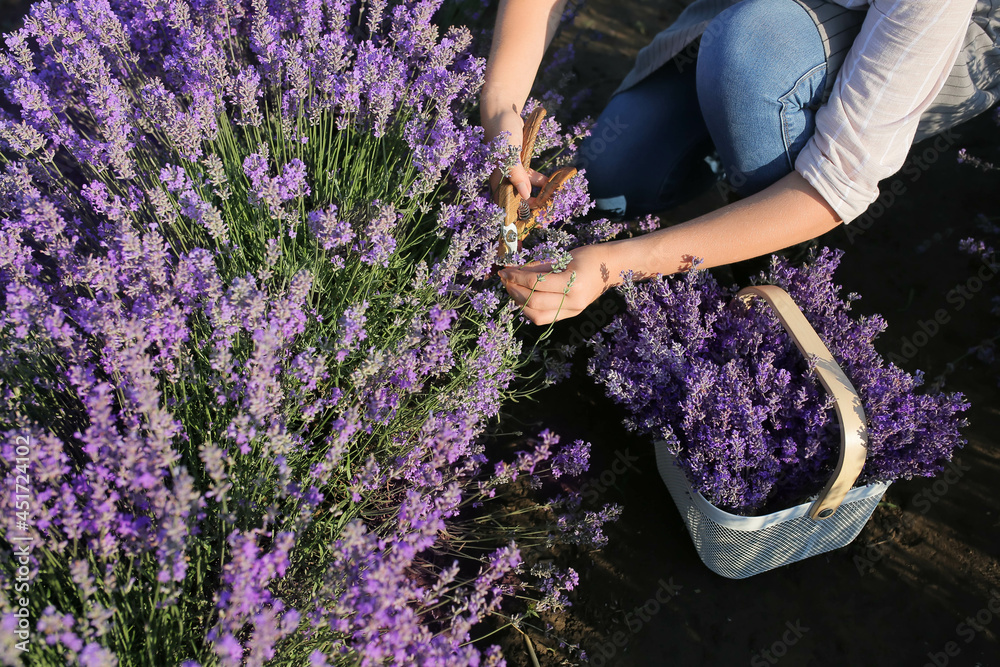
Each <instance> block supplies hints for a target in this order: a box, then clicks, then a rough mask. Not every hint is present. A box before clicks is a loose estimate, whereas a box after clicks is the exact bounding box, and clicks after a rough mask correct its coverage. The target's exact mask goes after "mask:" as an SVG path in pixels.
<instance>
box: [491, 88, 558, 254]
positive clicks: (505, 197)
mask: <svg viewBox="0 0 1000 667" xmlns="http://www.w3.org/2000/svg"><path fill="white" fill-rule="evenodd" d="M544 118H545V109H543V108H542V107H536V108H535V110H534V111H532V112H531V113H530V114H529V115H528V117H527V118H526V119H525V121H524V135H523V141H522V143H521V164H522V165H524V168H525V169H529V168H530V165H531V154H532V152H533V151H534V149H535V139H537V138H538V128H539V127H541V125H542V120H543V119H544ZM574 175H576V168H575V167H562V168H561V169H557V170H556V171H555V172H553V174H552V175H551V176H549V179H548V181H547V182H546V183H545V187H543V188H542V191H541V192H540V193H539V194H538V197H536V198H535V207H534V208H531V207H529V206H528V202H527V201H525V200H524V199H522V198H521V195H519V194H518V193H517V190H516V189H515V188H514V185H513V184H512V183H510V181H508V180H506V179H505V180H504V181H503V182H501V183H500V187H499V189H498V191H497V203H498V204H499V205H500V206H501V207H502V208H503V210H504V220H503V223H502V226H501V229H500V243H499V248H498V249H497V257H498V260H499V261H500V263H501V264H509V263H510V261H509V260H510V259H511V257H512V256H513V254H514V253H515V252H517V251H518V250H520V249H521V241H523V240H524V238H525V237H526V236H527V235H528V232H530V231H531V230H532V229H534V228H535V227H538V226H540V223H539V222H538V216H539V215H542V214H544V213H545V212H546V211H548V210H549V207H550V206H551V205H552V195H554V194H555V193H556V191H557V190H559V188H561V187H562V186H563V184H564V183H565V182H566V181H568V180H569V179H570V178H572V177H573V176H574Z"/></svg>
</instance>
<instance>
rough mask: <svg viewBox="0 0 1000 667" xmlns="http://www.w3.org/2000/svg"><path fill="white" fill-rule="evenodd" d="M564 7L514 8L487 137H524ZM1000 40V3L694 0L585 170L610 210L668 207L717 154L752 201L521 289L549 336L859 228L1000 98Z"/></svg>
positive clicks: (587, 156)
mask: <svg viewBox="0 0 1000 667" xmlns="http://www.w3.org/2000/svg"><path fill="white" fill-rule="evenodd" d="M563 4H564V2H558V1H554V0H502V1H501V5H500V10H499V14H498V16H497V27H496V31H495V33H494V38H493V46H492V50H491V53H490V58H489V62H488V64H487V69H486V82H485V85H484V87H483V91H482V95H481V109H482V123H483V127H484V129H485V131H486V137H487V139H490V138H493V137H495V136H498V135H500V134H501V133H503V132H508V133H509V134H510V137H511V139H510V140H511V141H512V142H517V141H519V139H520V137H521V128H522V125H521V118H520V110H521V106H522V105H523V104H524V101H525V99H526V98H527V96H528V93H529V91H530V88H531V83H532V79H533V77H534V74H535V72H536V71H537V68H538V65H539V63H540V61H541V58H542V54H543V53H544V51H545V48H546V47H547V45H548V43H549V41H550V40H551V38H552V36H553V33H554V31H555V27H556V25H557V23H558V19H559V16H560V14H561V12H562V6H563ZM998 33H1000V0H979V1H978V2H977V1H976V0H837V2H826V1H825V0H743V1H742V2H738V1H734V0H696V2H694V3H693V4H691V5H690V6H689V7H688V8H687V9H686V10H685V11H684V12H683V13H682V14H681V16H680V17H679V18H678V20H677V22H676V23H675V24H674V25H673V26H671V27H670V28H668V29H667V30H665V31H663V32H662V33H660V34H659V35H657V37H656V39H654V41H653V42H652V43H651V44H650V45H649V46H647V47H646V48H645V49H643V50H642V51H641V52H640V53H639V56H638V58H637V61H636V66H635V68H634V69H633V70H632V72H631V73H630V74H629V75H628V77H626V79H625V81H624V82H623V83H622V85H621V86H620V87H619V89H618V91H616V94H615V96H614V97H612V99H611V102H610V103H609V104H608V107H607V108H606V109H605V111H604V112H603V113H602V114H601V116H600V118H599V119H598V121H597V124H596V126H595V128H594V131H593V133H592V135H591V138H590V139H589V140H588V142H585V143H584V145H583V146H582V147H581V151H580V154H581V156H582V163H581V166H584V167H586V169H587V177H588V180H589V182H590V187H591V193H592V195H593V196H594V197H595V199H596V200H597V203H598V206H599V207H603V208H605V209H608V210H617V211H623V210H624V211H626V212H627V213H629V214H633V213H638V212H643V211H650V210H658V209H662V208H666V207H668V206H670V205H671V204H672V203H675V202H676V201H678V200H679V199H680V198H682V197H683V196H684V194H685V193H686V192H688V191H689V190H690V188H691V187H692V186H693V183H694V182H695V181H697V180H698V178H699V177H698V169H699V168H700V167H699V162H700V161H701V160H702V158H703V156H704V151H705V150H706V148H710V147H711V146H712V144H714V147H715V149H716V151H717V152H718V153H719V155H720V157H721V158H722V161H723V165H724V167H725V169H726V174H727V178H728V180H729V183H730V185H731V186H732V187H733V188H734V190H735V191H736V192H737V194H739V195H741V196H742V197H743V199H740V200H739V201H737V202H735V203H732V204H729V205H727V206H724V207H722V208H720V209H718V210H717V211H713V212H712V213H709V214H707V215H704V216H701V217H699V218H696V219H694V220H691V221H688V222H686V223H683V224H679V225H676V226H672V227H668V228H664V229H660V230H657V231H656V232H653V233H650V234H647V235H644V236H641V237H637V238H632V239H628V240H623V241H613V242H610V243H604V244H598V245H591V246H583V247H580V248H576V249H574V250H573V251H572V254H573V261H572V262H571V263H570V265H569V267H568V270H566V271H565V272H562V273H560V274H555V275H551V276H548V277H547V278H546V279H545V280H544V281H538V276H539V275H540V274H543V273H546V272H548V271H549V270H550V267H548V266H546V265H526V266H522V267H507V268H505V269H504V270H503V271H501V272H500V277H501V279H502V280H503V281H504V285H505V287H506V288H507V291H508V292H509V293H510V295H511V297H512V298H513V299H514V300H515V301H516V302H517V303H518V304H520V305H522V306H524V314H525V316H526V317H528V318H529V319H530V320H531V321H533V322H534V323H536V324H546V323H549V322H552V321H555V320H558V319H563V318H566V317H571V316H573V315H576V314H578V313H579V312H580V311H582V310H583V309H584V308H585V307H586V306H587V305H588V304H590V303H591V302H592V301H593V300H594V299H596V298H597V297H598V296H599V295H600V294H601V293H602V292H604V291H605V290H606V289H608V288H609V287H611V286H613V285H616V284H618V283H620V282H621V277H620V276H621V273H622V272H623V271H631V272H633V274H634V275H637V276H651V275H655V274H670V273H674V272H677V271H683V270H686V269H688V268H690V266H691V262H692V259H693V258H696V257H697V258H701V259H702V264H701V266H702V267H703V268H709V267H713V266H718V265H722V264H729V263H732V262H736V261H740V260H744V259H749V258H751V257H756V256H758V255H763V254H767V253H771V252H774V251H776V250H780V249H781V248H785V247H788V246H791V245H794V244H797V243H801V242H803V241H806V240H809V239H812V238H815V237H817V236H819V235H821V234H823V233H825V232H827V231H829V230H831V229H833V228H834V227H836V226H837V225H839V224H846V223H849V222H850V221H851V220H852V219H854V218H855V217H857V216H858V215H860V214H861V213H863V212H864V211H865V209H866V208H867V207H868V205H869V204H871V203H872V202H873V201H874V200H875V198H876V197H877V196H878V182H879V181H880V180H882V179H884V178H886V177H888V176H890V175H892V174H893V173H895V172H896V171H897V170H899V168H900V167H901V166H902V165H903V162H904V160H905V158H906V154H907V152H908V150H909V147H910V145H911V144H912V143H913V142H914V141H915V140H919V139H922V138H926V137H928V136H931V135H933V134H936V133H938V132H941V131H943V130H945V129H947V128H949V127H952V126H954V125H956V124H958V123H960V122H962V121H964V120H968V119H969V118H971V117H973V116H975V115H977V114H979V113H982V112H983V111H985V110H987V109H988V108H989V107H990V106H992V105H993V104H994V103H995V102H996V101H997V99H998V97H1000V48H998V46H997V38H998V37H997V36H998ZM692 60H694V61H695V62H693V63H692ZM612 128H614V129H613V130H612ZM598 149H599V150H598ZM509 178H510V180H511V183H513V184H514V186H515V187H516V189H517V191H518V193H519V194H520V195H521V196H522V197H524V198H527V197H528V196H529V195H530V187H531V186H532V185H535V186H537V185H541V184H543V183H544V182H545V179H544V177H543V176H542V175H540V174H537V173H528V172H527V171H525V169H524V168H523V167H521V166H520V165H516V166H515V167H513V168H512V169H511V171H510V174H509ZM498 181H499V175H495V178H494V183H496V182H498ZM574 273H575V278H571V277H572V276H573V274H574ZM571 279H572V280H573V282H572V284H571V285H570V287H569V290H568V292H566V287H567V284H568V283H569V281H570V280H571Z"/></svg>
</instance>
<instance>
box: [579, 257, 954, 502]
mask: <svg viewBox="0 0 1000 667" xmlns="http://www.w3.org/2000/svg"><path fill="white" fill-rule="evenodd" d="M840 257H841V253H840V252H839V251H832V250H829V249H823V250H821V251H820V252H819V253H818V254H817V255H816V256H815V257H814V258H813V259H812V260H811V261H809V262H808V263H807V264H806V265H805V266H803V267H801V268H797V267H794V266H792V265H790V264H789V263H788V262H787V261H785V260H783V259H780V258H773V259H772V264H771V267H770V269H769V270H768V271H767V272H766V273H765V274H763V275H762V276H761V277H760V280H759V282H760V283H766V284H774V285H777V286H779V287H781V288H783V289H785V290H786V291H787V292H788V293H789V294H790V295H791V296H792V298H793V300H794V301H795V302H796V303H797V304H798V305H799V307H800V308H801V309H802V311H803V313H804V314H805V315H806V318H807V319H808V320H809V322H810V323H811V324H812V325H813V327H814V328H815V329H816V331H817V332H818V333H819V336H820V338H821V339H822V340H823V342H824V343H826V345H827V347H828V348H829V349H830V351H831V352H832V353H833V355H834V358H836V359H837V360H838V362H839V363H840V365H841V366H842V368H843V369H844V371H845V372H846V374H847V376H848V377H849V378H850V379H851V381H852V383H853V384H854V386H855V388H856V389H857V391H858V394H859V396H860V397H861V400H862V403H863V405H864V409H865V412H866V415H867V417H868V422H869V423H868V428H869V441H868V457H867V460H866V463H865V467H864V469H863V471H862V473H861V476H860V478H859V479H858V484H859V485H864V484H868V483H871V482H876V481H887V480H895V479H908V478H911V477H913V476H932V475H934V474H935V473H937V472H939V471H940V470H942V469H943V467H944V465H945V463H946V462H947V461H949V460H950V459H951V456H952V454H953V452H954V450H955V449H956V448H957V447H960V446H961V445H962V444H963V443H964V440H963V439H962V437H961V434H960V428H961V427H962V426H964V425H965V421H964V420H963V419H962V418H961V417H960V415H959V413H960V412H961V411H963V410H965V409H966V408H967V407H968V404H967V403H966V402H965V401H964V399H963V397H962V395H961V394H958V393H954V394H948V393H938V394H920V393H917V392H916V389H917V387H919V386H920V385H921V383H922V382H923V377H922V374H921V373H919V372H918V373H916V374H915V375H910V374H908V373H906V372H904V371H903V370H901V369H900V368H898V367H896V366H894V365H892V364H887V363H885V361H883V359H882V357H881V356H880V355H879V354H878V352H877V351H876V349H875V347H874V343H873V341H874V340H875V338H876V337H877V336H878V335H879V334H880V333H881V332H882V331H883V330H884V329H885V321H884V320H883V319H882V318H881V317H880V316H877V315H875V316H870V317H864V316H862V317H852V315H851V313H850V309H851V302H852V301H853V300H854V299H855V298H857V297H856V296H855V295H849V296H847V297H846V298H845V297H841V296H840V288H839V286H837V285H836V284H835V283H834V282H833V272H834V270H835V269H836V267H837V265H838V264H839V261H840ZM736 291H737V290H736V289H735V288H725V287H722V286H720V285H719V284H718V283H717V282H716V281H715V279H714V278H713V277H712V275H711V274H710V273H708V272H705V271H698V270H695V271H691V272H689V273H687V274H685V275H682V276H678V277H669V278H660V279H655V280H651V281H649V282H648V283H644V284H634V283H626V285H625V287H624V288H623V293H624V295H625V299H626V302H627V304H628V310H627V312H625V313H624V314H622V315H621V316H619V317H618V318H616V319H615V320H614V321H613V322H612V323H611V324H610V325H609V326H608V327H607V328H606V329H605V331H604V333H603V334H599V335H598V336H596V337H595V341H594V344H595V353H594V355H593V358H592V359H591V360H590V362H589V364H588V370H589V372H590V373H591V375H592V376H593V377H595V378H598V379H599V381H600V382H602V383H603V384H604V386H605V390H606V392H607V394H608V395H609V396H610V397H611V398H613V399H614V400H615V401H616V402H618V403H620V404H622V405H624V406H625V407H626V409H627V410H628V413H629V417H628V419H627V421H626V424H627V426H628V427H629V428H630V429H632V430H634V431H637V432H640V433H645V434H649V435H651V436H653V437H654V438H656V439H658V440H666V441H668V443H669V446H670V449H671V451H672V453H674V455H675V456H676V458H677V460H678V462H679V464H680V465H681V467H682V468H683V469H684V471H685V473H686V474H687V476H688V479H689V481H690V482H691V484H692V485H693V487H694V488H695V489H696V490H698V491H699V492H700V493H701V494H702V495H704V496H705V497H706V499H708V500H709V502H711V503H712V504H714V505H716V506H717V507H719V508H721V509H725V510H727V511H730V512H733V513H736V514H743V515H749V514H754V513H757V512H759V511H760V510H762V509H767V508H783V507H788V506H790V505H794V504H798V503H800V502H803V501H804V500H805V499H807V498H808V497H809V496H811V495H815V494H816V493H818V492H819V490H820V489H821V488H822V487H823V485H824V484H825V483H826V481H827V479H828V477H829V474H830V472H831V471H832V468H833V461H834V459H835V458H836V456H837V448H838V447H839V435H838V433H837V429H838V428H839V427H838V425H837V421H836V417H835V415H833V414H832V410H831V409H830V407H831V399H830V398H829V397H828V396H827V394H826V393H825V391H824V390H823V388H822V386H821V385H820V384H819V383H818V381H817V380H816V378H815V375H814V374H813V373H812V372H811V371H810V369H809V365H808V363H807V360H805V359H803V358H802V355H801V354H800V353H799V351H798V350H797V349H796V348H795V346H794V344H793V343H792V342H791V340H790V338H789V336H788V335H787V333H786V332H785V331H784V329H783V328H782V327H781V325H780V323H779V322H778V320H777V317H776V316H775V315H774V314H773V312H772V311H771V310H770V309H769V308H768V307H767V306H766V305H764V304H761V303H753V304H752V305H751V306H750V307H749V308H748V307H746V306H745V305H744V304H743V302H742V301H740V300H737V299H735V298H734V297H735V294H736Z"/></svg>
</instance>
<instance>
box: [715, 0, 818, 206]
mask: <svg viewBox="0 0 1000 667" xmlns="http://www.w3.org/2000/svg"><path fill="white" fill-rule="evenodd" d="M825 64H826V52H825V49H824V47H823V41H822V38H821V36H820V33H819V30H818V28H817V27H816V24H815V22H814V21H813V19H812V17H811V16H810V14H809V13H808V12H807V11H806V10H805V9H804V8H803V7H802V6H801V5H799V4H798V3H797V2H795V1H794V0H744V1H743V2H740V3H738V4H736V5H734V6H732V7H730V8H729V9H727V10H726V11H724V12H722V13H721V14H719V16H717V17H716V18H715V19H714V20H713V21H712V22H711V23H710V24H709V25H708V27H707V28H706V30H705V33H704V35H703V36H702V39H701V46H700V50H699V53H698V63H697V90H698V99H699V102H700V104H701V110H702V113H703V115H704V118H705V124H706V125H707V126H708V130H709V133H710V134H711V136H712V140H713V141H714V142H715V146H716V148H717V150H718V151H719V155H720V157H721V158H722V161H723V164H724V166H725V168H726V171H727V175H728V176H729V178H730V183H731V185H733V186H734V187H735V188H736V190H737V191H738V192H740V194H744V195H746V194H751V193H753V192H756V191H758V190H760V189H763V188H764V187H766V186H767V185H770V183H772V182H774V181H776V180H778V179H779V178H780V177H781V176H783V175H785V174H787V173H788V172H789V171H791V169H792V165H793V163H794V157H795V155H797V152H798V150H801V148H802V145H803V144H804V141H805V139H806V138H807V135H809V134H811V133H812V129H813V127H814V126H813V125H812V116H813V114H814V113H815V109H814V105H815V103H816V102H818V101H819V99H820V97H821V94H822V91H823V89H824V85H825V81H826V79H825V76H826V69H825Z"/></svg>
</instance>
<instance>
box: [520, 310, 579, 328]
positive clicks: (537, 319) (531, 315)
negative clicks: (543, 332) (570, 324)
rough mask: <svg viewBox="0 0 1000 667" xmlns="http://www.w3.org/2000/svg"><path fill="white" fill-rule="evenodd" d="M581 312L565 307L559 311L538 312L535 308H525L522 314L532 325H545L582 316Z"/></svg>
mask: <svg viewBox="0 0 1000 667" xmlns="http://www.w3.org/2000/svg"><path fill="white" fill-rule="evenodd" d="M580 312H581V311H579V310H571V309H569V308H566V307H563V308H561V309H559V310H537V309H535V308H523V309H522V310H521V314H522V315H524V316H525V317H527V318H528V319H529V320H530V321H531V323H532V324H537V325H543V324H552V323H553V322H558V321H559V320H565V319H568V318H570V317H576V316H577V315H579V314H580Z"/></svg>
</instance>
